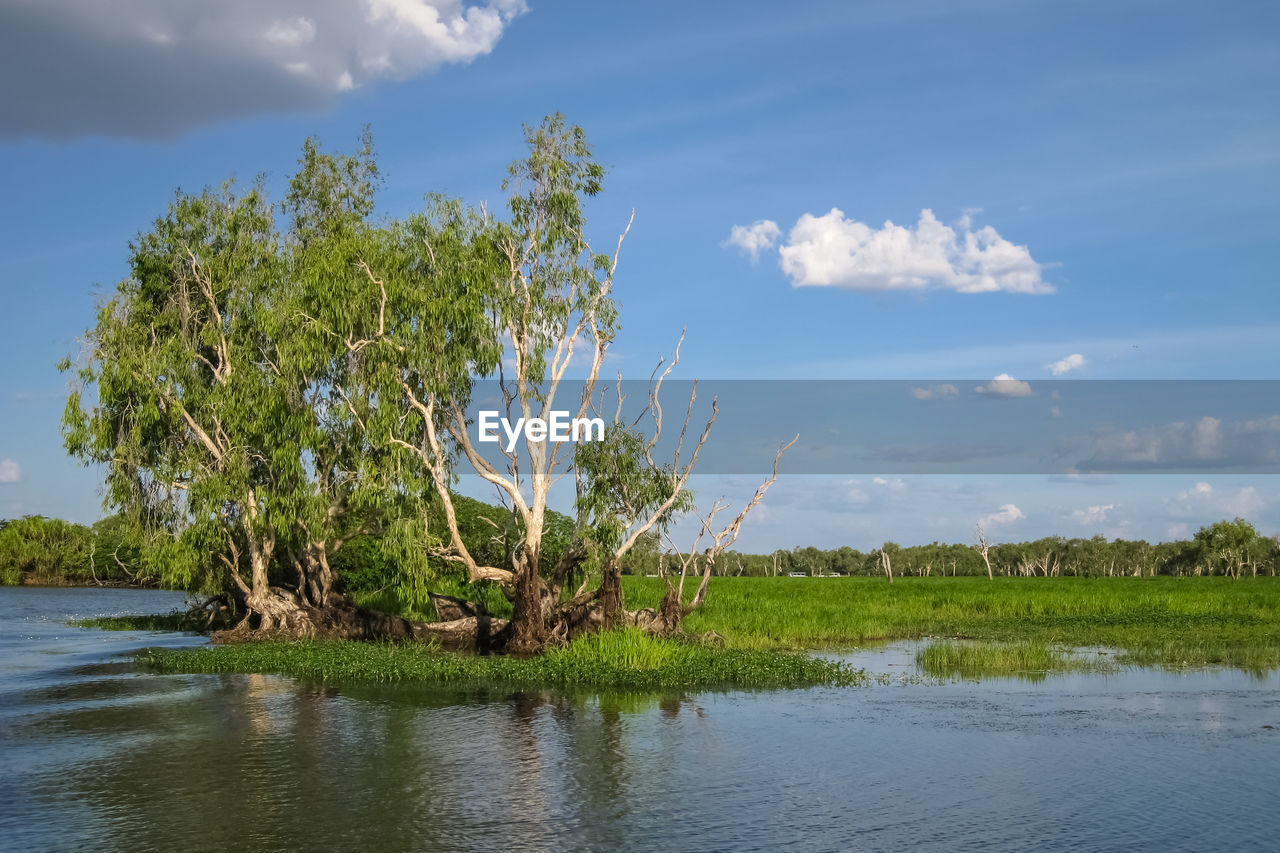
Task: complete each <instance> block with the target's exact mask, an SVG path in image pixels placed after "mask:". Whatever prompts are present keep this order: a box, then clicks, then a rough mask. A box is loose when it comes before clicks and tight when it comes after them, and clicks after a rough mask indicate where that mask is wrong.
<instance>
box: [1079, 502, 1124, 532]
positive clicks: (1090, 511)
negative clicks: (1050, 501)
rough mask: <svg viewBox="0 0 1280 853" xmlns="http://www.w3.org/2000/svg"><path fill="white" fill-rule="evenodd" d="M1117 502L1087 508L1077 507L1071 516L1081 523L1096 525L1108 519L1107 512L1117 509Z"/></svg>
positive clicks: (1090, 525)
mask: <svg viewBox="0 0 1280 853" xmlns="http://www.w3.org/2000/svg"><path fill="white" fill-rule="evenodd" d="M1115 508H1116V505H1115V504H1101V505H1099V506H1091V507H1087V508H1085V509H1077V510H1074V511H1073V512H1072V513H1071V517H1072V518H1074V519H1075V520H1076V521H1078V522H1080V523H1081V524H1084V525H1087V526H1089V527H1096V526H1097V525H1099V524H1102V523H1103V522H1104V521H1106V520H1107V513H1109V512H1111V510H1113V509H1115Z"/></svg>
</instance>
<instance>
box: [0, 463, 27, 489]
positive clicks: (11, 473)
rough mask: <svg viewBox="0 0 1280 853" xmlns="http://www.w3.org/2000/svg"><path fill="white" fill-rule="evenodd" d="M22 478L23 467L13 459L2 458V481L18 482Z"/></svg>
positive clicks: (0, 475) (0, 477)
mask: <svg viewBox="0 0 1280 853" xmlns="http://www.w3.org/2000/svg"><path fill="white" fill-rule="evenodd" d="M21 479H22V467H21V466H20V465H18V463H17V462H14V461H13V460H12V459H0V483H16V482H18V481H19V480H21Z"/></svg>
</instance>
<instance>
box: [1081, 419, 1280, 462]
mask: <svg viewBox="0 0 1280 853" xmlns="http://www.w3.org/2000/svg"><path fill="white" fill-rule="evenodd" d="M1079 446H1080V447H1081V448H1082V450H1083V451H1084V452H1086V453H1089V454H1091V457H1090V458H1088V459H1085V460H1082V461H1081V463H1080V467H1084V468H1092V469H1098V468H1125V467H1130V468H1132V467H1166V468H1180V467H1183V468H1203V467H1204V466H1206V465H1209V464H1213V465H1222V466H1228V465H1234V466H1241V467H1255V468H1256V467H1260V466H1273V465H1276V464H1277V463H1280V415H1270V416H1267V417H1263V418H1255V419H1252V420H1238V421H1223V420H1222V419H1221V418H1214V417H1209V416H1205V417H1202V418H1200V419H1199V420H1195V421H1174V422H1173V423H1167V424H1161V425H1159V426H1153V427H1143V428H1140V429H1134V430H1124V431H1120V430H1111V431H1100V432H1097V433H1095V434H1094V435H1092V436H1089V437H1087V438H1084V439H1082V440H1080V442H1079Z"/></svg>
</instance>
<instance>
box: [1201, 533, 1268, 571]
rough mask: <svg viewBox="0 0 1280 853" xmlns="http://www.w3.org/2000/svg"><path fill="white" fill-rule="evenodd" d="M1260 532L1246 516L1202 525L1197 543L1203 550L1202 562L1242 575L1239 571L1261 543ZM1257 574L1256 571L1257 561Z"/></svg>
mask: <svg viewBox="0 0 1280 853" xmlns="http://www.w3.org/2000/svg"><path fill="white" fill-rule="evenodd" d="M1259 538H1260V537H1259V536H1258V531H1257V530H1256V529H1255V528H1254V526H1253V525H1252V524H1250V523H1249V522H1248V521H1246V520H1245V519H1243V518H1236V519H1235V520H1233V521H1219V522H1216V523H1214V524H1210V525H1208V526H1206V527H1201V528H1200V529H1199V530H1198V531H1197V532H1196V535H1195V543H1196V546H1197V548H1198V549H1199V552H1200V559H1201V561H1202V562H1203V563H1204V564H1205V565H1207V566H1210V567H1212V568H1211V571H1212V569H1213V568H1216V569H1219V570H1221V572H1222V573H1223V574H1226V575H1229V576H1231V577H1233V578H1237V579H1238V578H1239V577H1240V570H1241V569H1242V568H1243V567H1244V566H1245V564H1246V563H1247V562H1249V559H1250V556H1251V555H1252V554H1253V553H1255V550H1256V545H1257V543H1258V539H1259ZM1254 574H1257V570H1256V564H1255V569H1254Z"/></svg>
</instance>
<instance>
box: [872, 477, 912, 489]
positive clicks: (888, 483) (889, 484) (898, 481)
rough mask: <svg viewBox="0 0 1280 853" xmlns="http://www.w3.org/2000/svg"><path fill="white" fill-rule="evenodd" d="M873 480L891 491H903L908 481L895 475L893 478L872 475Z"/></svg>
mask: <svg viewBox="0 0 1280 853" xmlns="http://www.w3.org/2000/svg"><path fill="white" fill-rule="evenodd" d="M871 482H872V483H874V484H875V485H877V486H879V487H880V488H882V489H886V490H888V491H889V492H903V491H906V488H907V483H906V481H905V480H903V479H902V478H901V477H894V478H893V479H892V480H886V479H885V478H884V477H872V478H871Z"/></svg>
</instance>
